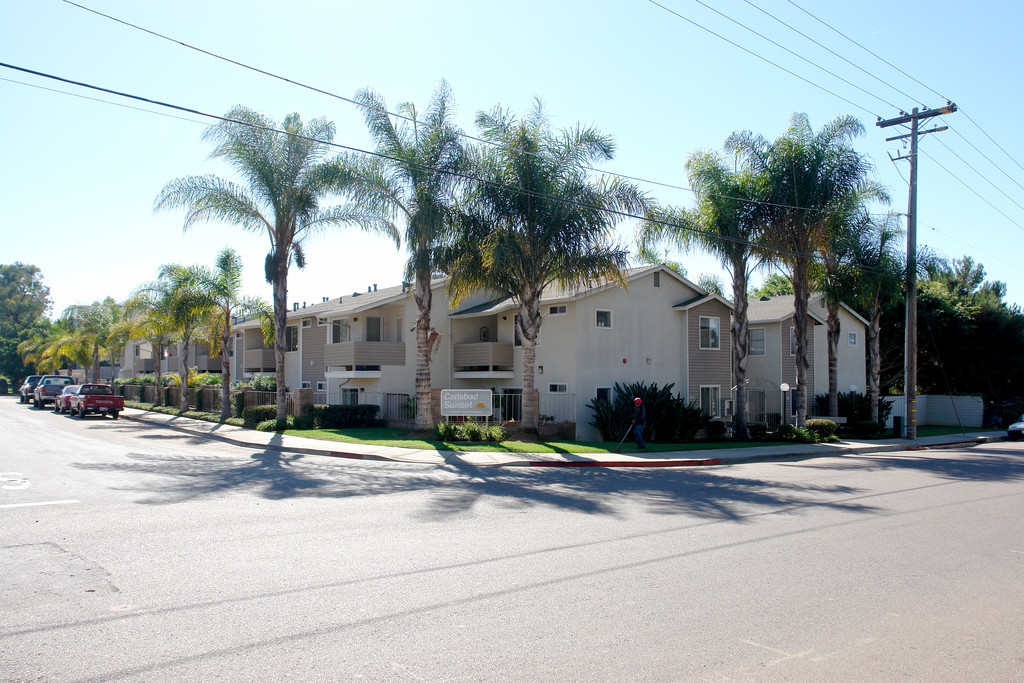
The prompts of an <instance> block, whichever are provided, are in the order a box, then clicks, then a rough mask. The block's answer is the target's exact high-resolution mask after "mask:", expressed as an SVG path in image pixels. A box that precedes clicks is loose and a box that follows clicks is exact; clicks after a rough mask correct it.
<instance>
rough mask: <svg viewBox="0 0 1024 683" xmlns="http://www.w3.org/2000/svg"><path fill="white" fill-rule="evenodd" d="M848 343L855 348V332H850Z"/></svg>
mask: <svg viewBox="0 0 1024 683" xmlns="http://www.w3.org/2000/svg"><path fill="white" fill-rule="evenodd" d="M849 343H850V346H856V345H857V333H856V332H851V333H850V342H849Z"/></svg>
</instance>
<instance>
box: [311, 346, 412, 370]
mask: <svg viewBox="0 0 1024 683" xmlns="http://www.w3.org/2000/svg"><path fill="white" fill-rule="evenodd" d="M324 364H325V365H327V367H329V368H331V367H334V368H339V369H340V368H344V367H346V366H352V367H353V369H354V368H355V366H357V365H358V366H373V365H376V366H380V365H405V343H404V342H367V341H356V342H339V343H337V344H327V345H326V347H325V349H324Z"/></svg>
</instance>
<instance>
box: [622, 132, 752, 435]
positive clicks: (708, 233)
mask: <svg viewBox="0 0 1024 683" xmlns="http://www.w3.org/2000/svg"><path fill="white" fill-rule="evenodd" d="M686 170H687V173H688V175H689V181H690V186H691V187H692V188H693V190H694V192H695V193H696V207H695V208H693V209H692V210H687V209H678V208H669V209H660V210H655V211H653V212H652V217H653V219H654V220H648V221H645V222H644V223H643V225H642V226H641V228H640V236H639V241H640V243H641V244H644V245H647V246H650V245H653V244H657V243H666V242H667V243H669V244H671V245H672V246H675V247H677V248H680V249H683V250H691V249H694V248H697V249H701V250H703V251H706V252H709V253H711V254H713V255H714V256H716V257H718V259H719V261H721V263H722V265H723V266H724V267H725V268H726V270H727V271H728V272H729V276H730V277H731V279H732V295H733V296H732V298H733V321H732V355H733V371H734V373H735V375H736V436H737V438H740V439H746V438H747V437H748V433H747V389H746V382H745V378H746V370H747V360H748V357H749V352H748V348H747V344H748V341H749V340H748V325H747V308H748V306H747V283H748V282H749V281H750V275H751V273H752V272H753V271H754V269H756V268H757V267H758V266H760V265H761V263H762V261H763V259H764V256H763V252H762V251H761V250H760V248H759V242H760V241H761V239H762V237H761V235H762V226H761V224H760V223H759V222H758V221H757V220H756V217H757V216H756V210H755V209H756V204H754V203H753V202H752V200H756V192H757V188H756V186H755V185H754V183H753V178H752V177H751V176H750V175H749V174H745V173H736V172H735V171H733V170H732V165H731V163H729V161H728V160H726V159H725V158H724V157H723V156H722V155H721V154H718V153H715V152H705V151H701V152H696V153H694V154H692V155H690V157H689V159H687V161H686ZM698 285H699V286H700V287H702V288H703V289H705V290H706V291H713V292H716V293H718V294H721V293H722V285H721V283H720V282H717V279H716V280H713V281H709V280H708V279H707V277H706V276H705V277H704V278H702V280H701V281H698Z"/></svg>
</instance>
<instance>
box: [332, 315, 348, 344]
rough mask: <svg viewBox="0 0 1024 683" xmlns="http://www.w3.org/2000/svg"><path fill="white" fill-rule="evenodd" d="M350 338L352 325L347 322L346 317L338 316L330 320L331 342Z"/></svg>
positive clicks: (345, 340)
mask: <svg viewBox="0 0 1024 683" xmlns="http://www.w3.org/2000/svg"><path fill="white" fill-rule="evenodd" d="M351 340H352V327H351V326H350V325H349V324H348V318H338V319H337V320H332V321H331V343H332V344H340V343H342V342H347V341H351Z"/></svg>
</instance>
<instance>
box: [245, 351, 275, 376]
mask: <svg viewBox="0 0 1024 683" xmlns="http://www.w3.org/2000/svg"><path fill="white" fill-rule="evenodd" d="M244 353H245V355H244V356H243V363H242V366H243V368H244V370H245V372H272V371H273V370H275V369H277V363H276V362H275V361H274V349H246V350H245V351H244Z"/></svg>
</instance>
